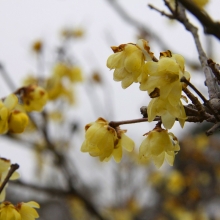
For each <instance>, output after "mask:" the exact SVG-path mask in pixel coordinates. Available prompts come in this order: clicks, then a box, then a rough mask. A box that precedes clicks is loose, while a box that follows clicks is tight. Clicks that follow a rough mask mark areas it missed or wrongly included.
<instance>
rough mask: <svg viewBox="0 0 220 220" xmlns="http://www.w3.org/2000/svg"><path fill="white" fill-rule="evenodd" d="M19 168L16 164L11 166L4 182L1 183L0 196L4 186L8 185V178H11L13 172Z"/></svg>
mask: <svg viewBox="0 0 220 220" xmlns="http://www.w3.org/2000/svg"><path fill="white" fill-rule="evenodd" d="M18 168H19V165H18V164H17V163H15V164H11V167H10V170H9V171H8V174H7V176H6V177H5V179H4V181H3V182H2V184H1V186H0V194H1V192H2V190H3V189H4V187H5V185H6V184H7V183H8V181H9V179H10V177H11V176H12V174H13V173H14V172H15V170H17V169H18Z"/></svg>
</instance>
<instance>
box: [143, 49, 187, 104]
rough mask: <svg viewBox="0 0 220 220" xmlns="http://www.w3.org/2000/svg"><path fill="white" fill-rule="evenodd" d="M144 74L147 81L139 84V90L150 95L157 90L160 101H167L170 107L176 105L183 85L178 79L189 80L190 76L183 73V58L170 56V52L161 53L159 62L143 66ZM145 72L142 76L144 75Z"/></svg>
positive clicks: (177, 55)
mask: <svg viewBox="0 0 220 220" xmlns="http://www.w3.org/2000/svg"><path fill="white" fill-rule="evenodd" d="M144 69H145V72H147V74H149V77H148V80H145V81H141V82H140V89H141V90H145V91H148V93H149V94H150V93H151V92H153V91H154V90H155V88H158V89H159V90H160V94H159V96H160V97H161V98H162V99H169V101H170V103H172V105H176V104H177V103H178V102H179V100H180V98H181V92H182V87H183V85H185V84H183V83H181V82H180V79H181V78H182V77H183V76H185V77H186V79H187V80H189V79H190V74H189V73H188V72H186V71H185V67H184V58H183V57H182V56H181V55H179V54H173V55H172V54H171V52H170V51H166V52H163V53H161V57H160V60H159V61H158V62H157V63H156V62H153V61H150V62H147V63H146V64H145V67H144ZM145 72H144V73H143V74H145Z"/></svg>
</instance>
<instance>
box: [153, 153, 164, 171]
mask: <svg viewBox="0 0 220 220" xmlns="http://www.w3.org/2000/svg"><path fill="white" fill-rule="evenodd" d="M152 159H153V161H154V164H155V166H156V167H157V168H160V167H161V166H162V164H163V162H164V159H165V152H163V153H161V154H160V155H158V156H152Z"/></svg>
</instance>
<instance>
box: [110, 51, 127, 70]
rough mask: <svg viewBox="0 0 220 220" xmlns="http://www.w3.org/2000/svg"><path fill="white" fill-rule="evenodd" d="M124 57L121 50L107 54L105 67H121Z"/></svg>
mask: <svg viewBox="0 0 220 220" xmlns="http://www.w3.org/2000/svg"><path fill="white" fill-rule="evenodd" d="M123 63H124V58H123V51H122V52H118V53H114V54H112V55H111V56H109V58H108V60H107V67H108V68H109V69H116V68H121V67H123Z"/></svg>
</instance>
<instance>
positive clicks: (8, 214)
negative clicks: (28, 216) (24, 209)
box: [0, 202, 23, 220]
mask: <svg viewBox="0 0 220 220" xmlns="http://www.w3.org/2000/svg"><path fill="white" fill-rule="evenodd" d="M0 220H23V219H21V215H20V214H19V212H18V211H17V209H16V208H15V206H14V205H13V204H11V203H10V202H3V203H2V204H1V205H0Z"/></svg>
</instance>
